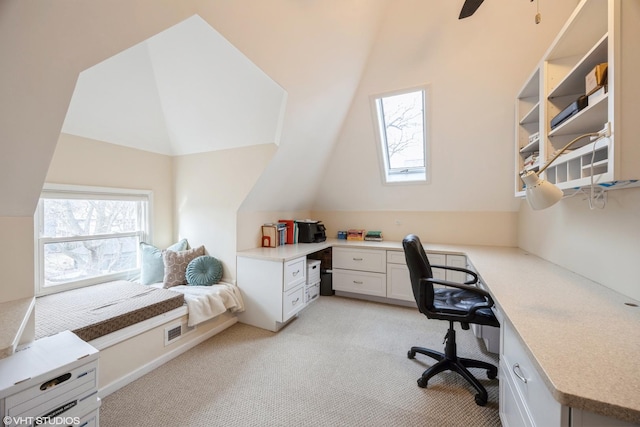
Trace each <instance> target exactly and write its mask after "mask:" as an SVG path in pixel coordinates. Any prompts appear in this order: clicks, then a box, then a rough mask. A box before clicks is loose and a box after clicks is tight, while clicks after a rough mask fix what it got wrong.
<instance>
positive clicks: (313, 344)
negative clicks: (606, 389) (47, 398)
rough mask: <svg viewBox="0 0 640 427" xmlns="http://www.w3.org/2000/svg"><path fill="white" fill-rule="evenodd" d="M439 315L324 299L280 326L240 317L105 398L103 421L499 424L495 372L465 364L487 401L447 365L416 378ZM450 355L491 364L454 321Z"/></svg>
mask: <svg viewBox="0 0 640 427" xmlns="http://www.w3.org/2000/svg"><path fill="white" fill-rule="evenodd" d="M447 326H448V324H447V322H444V321H437V320H429V319H427V318H426V317H425V316H424V315H422V314H420V313H419V312H418V311H417V309H415V308H406V307H397V306H390V305H386V304H378V303H373V302H365V301H360V300H354V299H348V298H341V297H336V296H331V297H321V298H319V300H318V301H317V302H315V303H313V304H312V305H311V306H310V307H308V308H307V309H306V310H305V311H303V312H302V313H301V314H300V316H299V318H298V319H296V320H294V321H293V322H292V323H291V324H289V325H288V326H286V327H285V328H284V329H282V330H281V331H280V332H278V333H272V332H268V331H265V330H262V329H258V328H254V327H252V326H247V325H244V324H236V325H234V326H232V327H231V328H229V329H227V330H225V331H223V332H222V333H220V334H218V335H216V336H215V337H212V338H211V339H209V340H207V341H205V342H204V343H202V344H200V345H198V346H197V347H195V348H193V349H191V350H189V351H188V352H186V353H184V354H182V355H181V356H179V357H177V358H175V359H173V360H171V361H170V362H168V363H166V364H165V365H163V366H161V367H159V368H158V369H156V370H154V371H152V372H151V373H149V374H147V375H145V376H144V377H142V378H140V379H138V380H137V381H135V382H133V383H131V384H129V385H128V386H126V387H123V388H122V389H120V390H118V391H117V392H115V393H113V394H111V395H109V396H107V397H106V398H105V399H104V400H103V403H102V408H101V411H100V425H101V426H102V427H115V426H137V427H144V426H160V425H163V426H173V425H175V426H178V425H180V426H350V427H352V426H434V427H444V426H461V427H462V426H465V427H467V426H474V427H481V426H500V420H499V416H498V380H497V379H494V380H488V379H487V378H486V374H485V371H484V370H478V369H472V372H473V373H474V374H475V375H476V377H477V378H478V379H479V380H480V381H481V382H482V384H483V385H485V387H486V388H487V391H488V393H489V403H488V404H487V406H485V407H480V406H477V405H476V404H475V401H474V395H475V392H474V390H473V389H472V388H471V386H469V385H468V384H467V383H466V382H465V381H464V380H463V379H462V378H461V377H460V376H458V375H457V374H453V373H451V372H446V373H442V374H439V375H438V376H436V377H434V378H432V379H431V380H430V382H429V386H428V388H426V389H422V388H420V387H418V385H417V384H416V380H417V379H418V378H419V377H420V374H421V373H422V371H423V370H424V369H426V368H427V367H428V366H430V365H431V364H432V363H434V362H433V360H432V359H430V358H426V357H424V356H421V355H417V356H416V359H414V360H410V359H408V358H407V351H408V350H409V348H410V347H411V346H412V345H421V346H425V347H429V348H433V349H436V350H439V351H440V350H442V349H443V348H444V346H443V344H442V342H443V338H444V334H445V332H446V329H447ZM457 330H458V334H457V339H458V354H460V355H461V356H464V357H470V358H476V359H481V360H487V361H489V362H491V363H494V364H497V355H493V354H490V353H487V352H486V351H485V348H484V344H482V343H481V341H479V340H477V339H476V338H475V337H474V336H473V334H472V332H471V331H470V330H469V331H462V330H460V328H459V327H457Z"/></svg>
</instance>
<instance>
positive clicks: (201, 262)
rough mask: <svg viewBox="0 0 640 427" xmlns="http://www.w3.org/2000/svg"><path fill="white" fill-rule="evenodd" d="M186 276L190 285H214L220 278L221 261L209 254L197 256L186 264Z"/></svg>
mask: <svg viewBox="0 0 640 427" xmlns="http://www.w3.org/2000/svg"><path fill="white" fill-rule="evenodd" d="M186 276H187V283H188V284H190V285H194V286H211V285H215V284H216V283H218V282H219V281H220V279H222V263H221V262H220V260H218V259H216V258H214V257H212V256H209V255H202V256H199V257H197V258H195V259H193V260H191V262H189V265H187V272H186Z"/></svg>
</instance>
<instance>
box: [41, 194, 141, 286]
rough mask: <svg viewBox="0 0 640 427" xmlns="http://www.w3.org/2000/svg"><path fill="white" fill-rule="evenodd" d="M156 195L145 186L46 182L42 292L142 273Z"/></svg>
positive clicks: (42, 233) (42, 237)
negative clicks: (142, 256) (143, 249)
mask: <svg viewBox="0 0 640 427" xmlns="http://www.w3.org/2000/svg"><path fill="white" fill-rule="evenodd" d="M151 197H152V193H151V192H150V191H145V190H124V189H123V190H120V189H113V188H96V187H79V186H68V185H47V186H45V188H44V189H43V191H42V193H41V195H40V200H39V202H38V207H37V209H36V214H35V218H34V223H35V236H36V294H37V295H44V294H49V293H54V292H59V291H63V290H67V289H73V288H78V287H82V286H88V285H93V284H96V283H102V282H107V281H109V280H116V279H130V278H133V277H135V276H137V274H138V272H139V268H140V267H139V264H140V256H139V254H138V251H139V246H140V245H139V243H140V242H141V241H145V240H147V238H148V235H149V218H150V206H151Z"/></svg>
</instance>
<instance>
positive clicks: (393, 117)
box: [371, 87, 428, 183]
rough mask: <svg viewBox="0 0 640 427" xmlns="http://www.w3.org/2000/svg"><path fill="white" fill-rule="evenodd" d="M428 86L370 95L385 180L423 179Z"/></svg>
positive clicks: (424, 175)
mask: <svg viewBox="0 0 640 427" xmlns="http://www.w3.org/2000/svg"><path fill="white" fill-rule="evenodd" d="M427 89H428V88H427V87H421V88H417V89H416V88H414V89H409V90H404V91H396V92H392V93H387V94H383V95H378V96H374V97H372V98H371V99H372V103H373V108H374V110H375V120H376V136H377V139H378V146H379V152H380V164H381V170H382V173H383V177H384V182H385V183H402V182H416V181H417V182H426V181H427V180H428V173H427V172H428V169H427V167H428V159H427V135H428V132H427V130H428V128H427V126H428V123H427V105H428V103H427V102H428V90H427Z"/></svg>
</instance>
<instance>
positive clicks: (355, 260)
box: [332, 248, 387, 273]
mask: <svg viewBox="0 0 640 427" xmlns="http://www.w3.org/2000/svg"><path fill="white" fill-rule="evenodd" d="M386 261H387V251H383V250H375V249H349V248H333V260H332V262H333V268H342V269H346V270H358V271H372V272H376V273H384V272H386V271H387V262H386Z"/></svg>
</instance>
